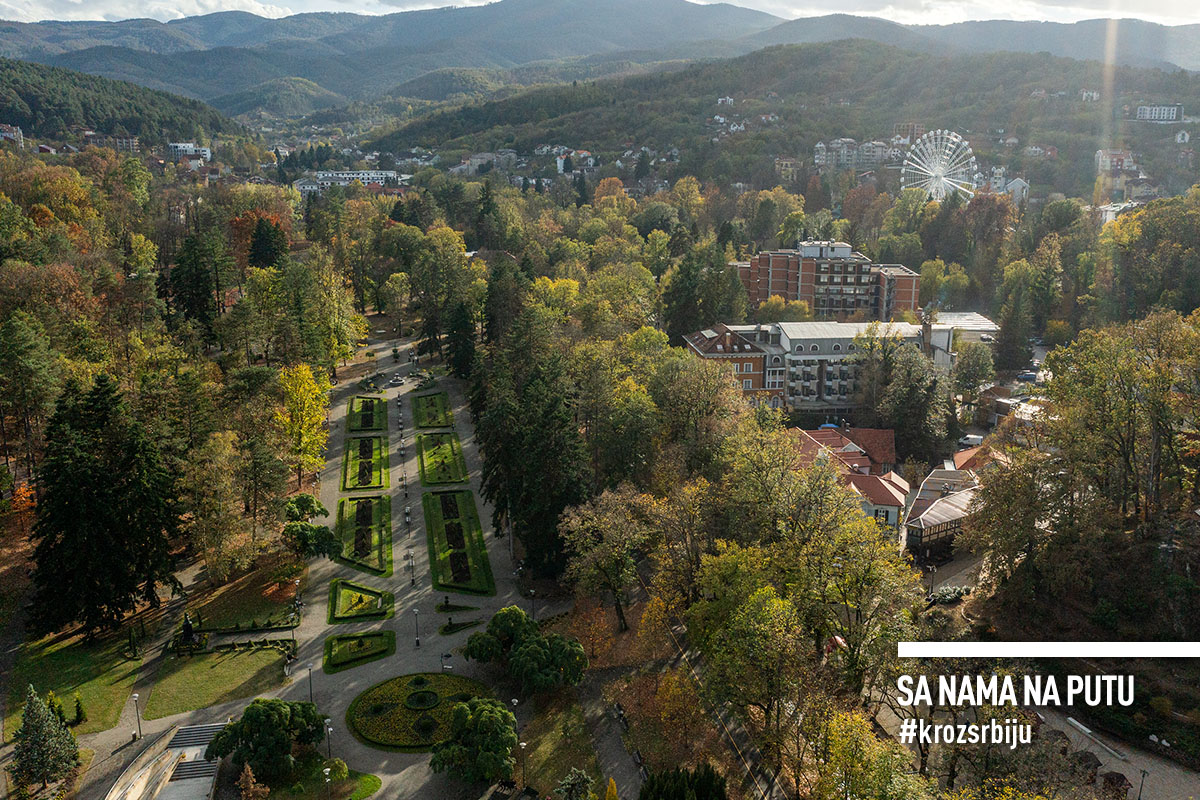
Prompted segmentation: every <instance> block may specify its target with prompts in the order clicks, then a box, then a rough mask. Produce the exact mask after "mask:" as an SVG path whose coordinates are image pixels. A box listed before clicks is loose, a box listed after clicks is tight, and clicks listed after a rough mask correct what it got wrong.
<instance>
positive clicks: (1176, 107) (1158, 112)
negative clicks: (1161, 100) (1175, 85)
mask: <svg viewBox="0 0 1200 800" xmlns="http://www.w3.org/2000/svg"><path fill="white" fill-rule="evenodd" d="M1137 118H1138V119H1141V120H1145V121H1147V122H1182V121H1183V106H1182V105H1180V104H1178V103H1173V104H1171V105H1160V106H1138V107H1137Z"/></svg>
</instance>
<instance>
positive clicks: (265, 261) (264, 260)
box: [247, 217, 288, 269]
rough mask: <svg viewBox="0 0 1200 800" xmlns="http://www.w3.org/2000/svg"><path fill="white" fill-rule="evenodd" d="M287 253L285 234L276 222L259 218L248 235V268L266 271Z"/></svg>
mask: <svg viewBox="0 0 1200 800" xmlns="http://www.w3.org/2000/svg"><path fill="white" fill-rule="evenodd" d="M287 252H288V241H287V234H285V233H284V232H283V228H282V227H280V225H279V224H278V223H276V222H272V221H271V220H269V219H266V218H265V217H259V218H258V222H256V223H255V224H254V232H253V233H252V234H250V252H249V255H248V257H247V258H248V261H249V263H250V266H252V267H258V268H259V269H266V268H267V267H273V266H275V265H277V264H278V263H279V262H280V261H282V260H283V258H284V257H285V256H286V255H287Z"/></svg>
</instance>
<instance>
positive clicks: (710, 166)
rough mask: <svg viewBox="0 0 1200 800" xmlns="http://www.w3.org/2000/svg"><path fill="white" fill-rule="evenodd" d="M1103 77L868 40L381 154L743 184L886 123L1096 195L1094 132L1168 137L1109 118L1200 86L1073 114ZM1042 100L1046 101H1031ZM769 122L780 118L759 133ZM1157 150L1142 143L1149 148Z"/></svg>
mask: <svg viewBox="0 0 1200 800" xmlns="http://www.w3.org/2000/svg"><path fill="white" fill-rule="evenodd" d="M1103 70H1104V67H1103V65H1102V64H1100V63H1098V62H1093V61H1076V60H1073V59H1067V58H1056V57H1054V56H1050V55H1047V54H1045V53H1040V54H1023V53H974V54H955V55H940V54H933V53H929V52H916V51H907V50H900V49H897V48H893V47H888V46H885V45H880V44H878V43H875V42H870V41H865V40H850V41H842V42H829V43H820V44H808V45H781V46H776V47H770V48H766V49H763V50H758V51H755V52H753V53H750V54H749V55H745V56H740V57H738V58H733V59H728V60H724V61H715V62H709V63H705V64H699V65H693V66H690V67H687V68H684V69H681V70H678V71H672V72H663V73H656V74H652V75H642V76H634V77H626V78H620V79H614V80H602V81H595V82H589V83H583V82H580V83H578V84H577V85H575V84H564V85H560V86H554V87H548V88H543V89H536V90H532V91H529V92H526V93H523V94H520V95H518V96H515V97H511V98H507V99H504V100H497V101H492V102H483V103H476V104H470V105H465V106H462V107H459V108H455V109H448V110H446V111H443V112H440V113H437V114H434V115H431V116H428V117H425V118H421V119H418V120H415V121H413V122H411V123H409V124H407V125H405V126H403V127H400V128H399V129H397V130H395V131H392V132H390V133H388V134H386V135H384V136H381V137H380V140H379V141H378V142H377V143H376V146H378V147H379V148H381V149H403V148H404V147H407V146H411V145H418V144H419V145H426V146H428V145H440V146H441V147H443V149H447V148H454V147H456V146H458V147H461V148H463V149H471V150H476V149H478V150H486V149H493V148H497V147H513V148H516V149H517V150H520V151H527V150H529V149H532V148H533V147H536V146H537V145H538V144H541V143H561V144H566V145H569V146H572V147H583V148H587V149H590V150H593V151H596V152H599V153H601V154H604V153H609V154H611V153H614V152H617V153H619V152H621V151H623V150H624V149H625V148H626V143H627V142H632V143H633V144H635V145H637V146H641V145H647V146H651V147H672V146H673V147H678V148H680V149H681V150H682V151H684V155H685V159H686V158H690V159H694V160H689V161H687V163H686V164H685V167H686V171H688V172H690V173H691V174H696V175H697V176H699V177H702V178H703V177H723V176H724V174H723V173H724V172H729V173H730V174H731V175H734V174H741V175H747V174H751V172H752V171H753V170H752V168H751V166H750V164H749V163H748V161H749V160H753V159H757V160H758V163H759V164H760V165H761V164H763V163H765V159H764V157H765V156H767V155H769V154H773V155H778V154H790V155H808V154H810V153H811V148H812V146H813V145H814V144H815V143H816V142H817V141H818V140H822V139H829V138H834V137H838V136H850V137H854V138H856V139H859V140H863V139H886V138H887V137H889V136H890V135H891V131H892V125H893V123H895V122H901V121H906V120H913V121H918V122H921V123H922V124H924V125H925V126H926V127H927V128H929V129H933V128H939V127H945V128H950V129H953V130H957V131H959V132H961V133H963V134H964V135H965V134H972V135H973V137H974V138H973V142H974V141H975V140H976V139H982V140H983V142H981V144H980V146H979V147H977V150H979V149H980V148H981V147H982V148H983V149H984V150H986V146H985V145H986V136H984V134H986V132H987V131H988V130H989V129H1006V130H1008V131H1010V132H1013V133H1016V135H1017V136H1018V137H1020V139H1021V142H1022V144H1025V143H1026V142H1027V141H1035V140H1036V141H1037V142H1038V143H1040V144H1044V145H1054V146H1055V147H1057V148H1058V149H1059V151H1060V153H1061V154H1062V157H1061V158H1060V159H1059V162H1058V163H1056V164H1050V165H1049V166H1048V167H1047V169H1057V170H1062V171H1065V172H1064V174H1059V175H1053V176H1052V175H1046V176H1044V180H1045V182H1046V183H1054V182H1059V181H1061V182H1062V183H1063V184H1064V185H1065V186H1068V187H1070V186H1075V185H1077V184H1078V185H1080V187H1081V188H1080V189H1079V190H1080V191H1081V192H1086V193H1089V194H1090V188H1088V187H1090V185H1091V180H1092V177H1093V173H1092V157H1093V155H1094V153H1095V151H1096V149H1098V148H1099V147H1102V146H1106V142H1101V141H1100V140H1099V136H1100V134H1101V132H1102V131H1105V130H1110V131H1111V132H1112V139H1111V140H1108V141H1109V142H1114V143H1116V144H1120V143H1121V142H1122V141H1123V139H1124V137H1127V136H1128V137H1133V138H1135V139H1137V137H1151V138H1153V137H1157V138H1161V139H1163V140H1164V141H1171V136H1173V131H1172V130H1169V129H1168V128H1165V127H1164V126H1154V125H1144V124H1142V125H1140V126H1139V125H1137V124H1135V123H1131V122H1127V121H1125V120H1123V119H1116V120H1114V119H1111V118H1107V114H1109V113H1111V109H1112V107H1113V106H1115V108H1116V109H1117V115H1118V116H1120V114H1121V112H1120V109H1121V106H1122V104H1123V103H1131V102H1132V103H1135V104H1136V102H1146V101H1160V102H1166V101H1170V102H1180V103H1183V104H1184V106H1185V107H1186V108H1192V107H1196V106H1197V105H1198V104H1200V76H1196V75H1193V74H1189V73H1185V72H1170V73H1168V72H1163V71H1161V70H1156V69H1142V68H1134V67H1120V68H1117V69H1116V71H1115V75H1114V86H1115V92H1116V97H1115V98H1114V102H1113V103H1111V104H1110V103H1108V102H1098V103H1083V102H1080V100H1079V92H1080V90H1081V89H1084V88H1088V89H1097V90H1098V89H1100V88H1101V87H1103V86H1104V81H1103ZM1037 90H1042V92H1044V93H1045V95H1047V96H1045V97H1043V96H1042V92H1038V94H1037V95H1036V96H1035V95H1034V93H1035V92H1037ZM1058 92H1062V93H1064V94H1063V95H1062V96H1059V97H1056V96H1055V94H1056V93H1058ZM725 95H729V96H732V97H733V98H734V99H735V101H736V104H735V105H734V106H733V107H732V108H731V107H729V106H723V107H718V106H717V105H716V99H717V98H718V97H720V96H725ZM716 114H724V115H726V116H729V115H731V114H737V115H739V116H740V117H741V118H742V119H744V120H745V121H746V124H747V130H746V131H745V132H738V133H734V134H731V135H729V136H726V137H725V138H722V139H720V142H719V143H714V142H713V137H715V136H716V135H717V130H716V128H715V127H714V126H712V125H709V124H706V120H708V119H709V118H711V117H712V116H714V115H716ZM764 114H775V115H777V116H778V120H777V121H775V122H772V123H769V124H764V123H761V122H760V120H759V117H760V115H764ZM1156 141H1157V139H1153V141H1151V140H1150V139H1148V140H1147V142H1146V149H1147V150H1150V151H1152V150H1153V149H1154V148H1153V145H1154V143H1155V142H1156ZM1130 144H1141V142H1140V140H1138V141H1135V142H1131V143H1130ZM1114 146H1116V145H1114ZM739 162H740V163H739ZM726 167H730V168H728V169H727V168H726ZM766 168H767V169H768V170H769V169H770V166H769V165H767V167H766ZM735 179H737V178H735Z"/></svg>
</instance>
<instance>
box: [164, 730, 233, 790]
mask: <svg viewBox="0 0 1200 800" xmlns="http://www.w3.org/2000/svg"><path fill="white" fill-rule="evenodd" d="M224 727H225V726H224V725H223V724H221V723H217V724H214V725H189V726H187V727H185V728H180V729H179V730H178V731H176V732H175V735H174V736H172V737H171V741H170V743H169V744H168V745H167V747H169V748H171V749H172V750H182V749H184V748H191V747H208V743H209V742H211V741H212V740H213V737H215V736H216V735H217V734H218V733H219V732H220V731H221V729H222V728H224ZM218 763H219V762H217V761H203V760H196V761H180V762H179V763H177V764H176V765H175V771H174V772H172V773H171V780H172V781H186V780H189V779H191V778H212V777H213V776H215V775H216V774H217V765H218Z"/></svg>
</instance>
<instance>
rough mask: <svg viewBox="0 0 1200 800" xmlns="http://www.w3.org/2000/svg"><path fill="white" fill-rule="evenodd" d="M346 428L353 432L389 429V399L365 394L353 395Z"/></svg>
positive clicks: (347, 413) (347, 414)
mask: <svg viewBox="0 0 1200 800" xmlns="http://www.w3.org/2000/svg"><path fill="white" fill-rule="evenodd" d="M346 430H348V431H350V432H351V433H356V432H366V431H385V430H387V400H386V399H385V398H382V397H366V396H363V395H359V396H357V397H351V398H350V408H349V410H348V411H347V412H346Z"/></svg>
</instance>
